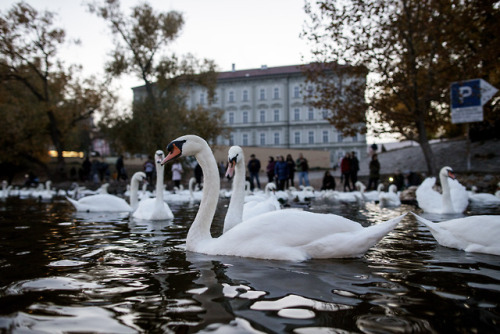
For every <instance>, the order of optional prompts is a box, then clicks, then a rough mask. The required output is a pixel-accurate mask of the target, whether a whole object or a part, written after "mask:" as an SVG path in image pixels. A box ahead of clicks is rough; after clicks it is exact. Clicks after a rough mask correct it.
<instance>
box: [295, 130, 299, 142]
mask: <svg viewBox="0 0 500 334" xmlns="http://www.w3.org/2000/svg"><path fill="white" fill-rule="evenodd" d="M294 138H295V144H300V132H295V134H294Z"/></svg>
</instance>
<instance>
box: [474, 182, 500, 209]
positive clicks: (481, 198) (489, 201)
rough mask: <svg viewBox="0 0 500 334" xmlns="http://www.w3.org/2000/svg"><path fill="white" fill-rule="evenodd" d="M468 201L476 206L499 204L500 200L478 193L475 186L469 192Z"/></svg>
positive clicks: (487, 194)
mask: <svg viewBox="0 0 500 334" xmlns="http://www.w3.org/2000/svg"><path fill="white" fill-rule="evenodd" d="M469 200H470V201H471V202H472V203H474V204H476V205H495V204H500V198H498V197H497V196H495V195H493V194H490V193H478V192H477V187H476V186H472V190H471V191H470V192H469Z"/></svg>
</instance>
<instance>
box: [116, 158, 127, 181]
mask: <svg viewBox="0 0 500 334" xmlns="http://www.w3.org/2000/svg"><path fill="white" fill-rule="evenodd" d="M115 168H116V180H117V181H120V180H124V181H126V180H127V178H128V177H127V171H126V170H125V164H124V163H123V155H120V156H119V157H118V159H116V164H115Z"/></svg>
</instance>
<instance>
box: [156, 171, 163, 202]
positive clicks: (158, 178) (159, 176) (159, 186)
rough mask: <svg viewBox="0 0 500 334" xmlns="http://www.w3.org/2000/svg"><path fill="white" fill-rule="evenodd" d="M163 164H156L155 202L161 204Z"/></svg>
mask: <svg viewBox="0 0 500 334" xmlns="http://www.w3.org/2000/svg"><path fill="white" fill-rule="evenodd" d="M164 169H165V166H162V165H161V164H159V163H158V164H156V203H157V204H161V205H163V177H164V176H163V174H164V173H163V170H164Z"/></svg>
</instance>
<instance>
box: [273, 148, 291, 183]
mask: <svg viewBox="0 0 500 334" xmlns="http://www.w3.org/2000/svg"><path fill="white" fill-rule="evenodd" d="M276 159H277V161H276V164H275V165H274V175H276V180H277V188H278V190H285V182H286V180H287V179H288V165H287V163H286V162H285V159H284V158H283V156H282V155H280V156H278V157H276Z"/></svg>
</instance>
